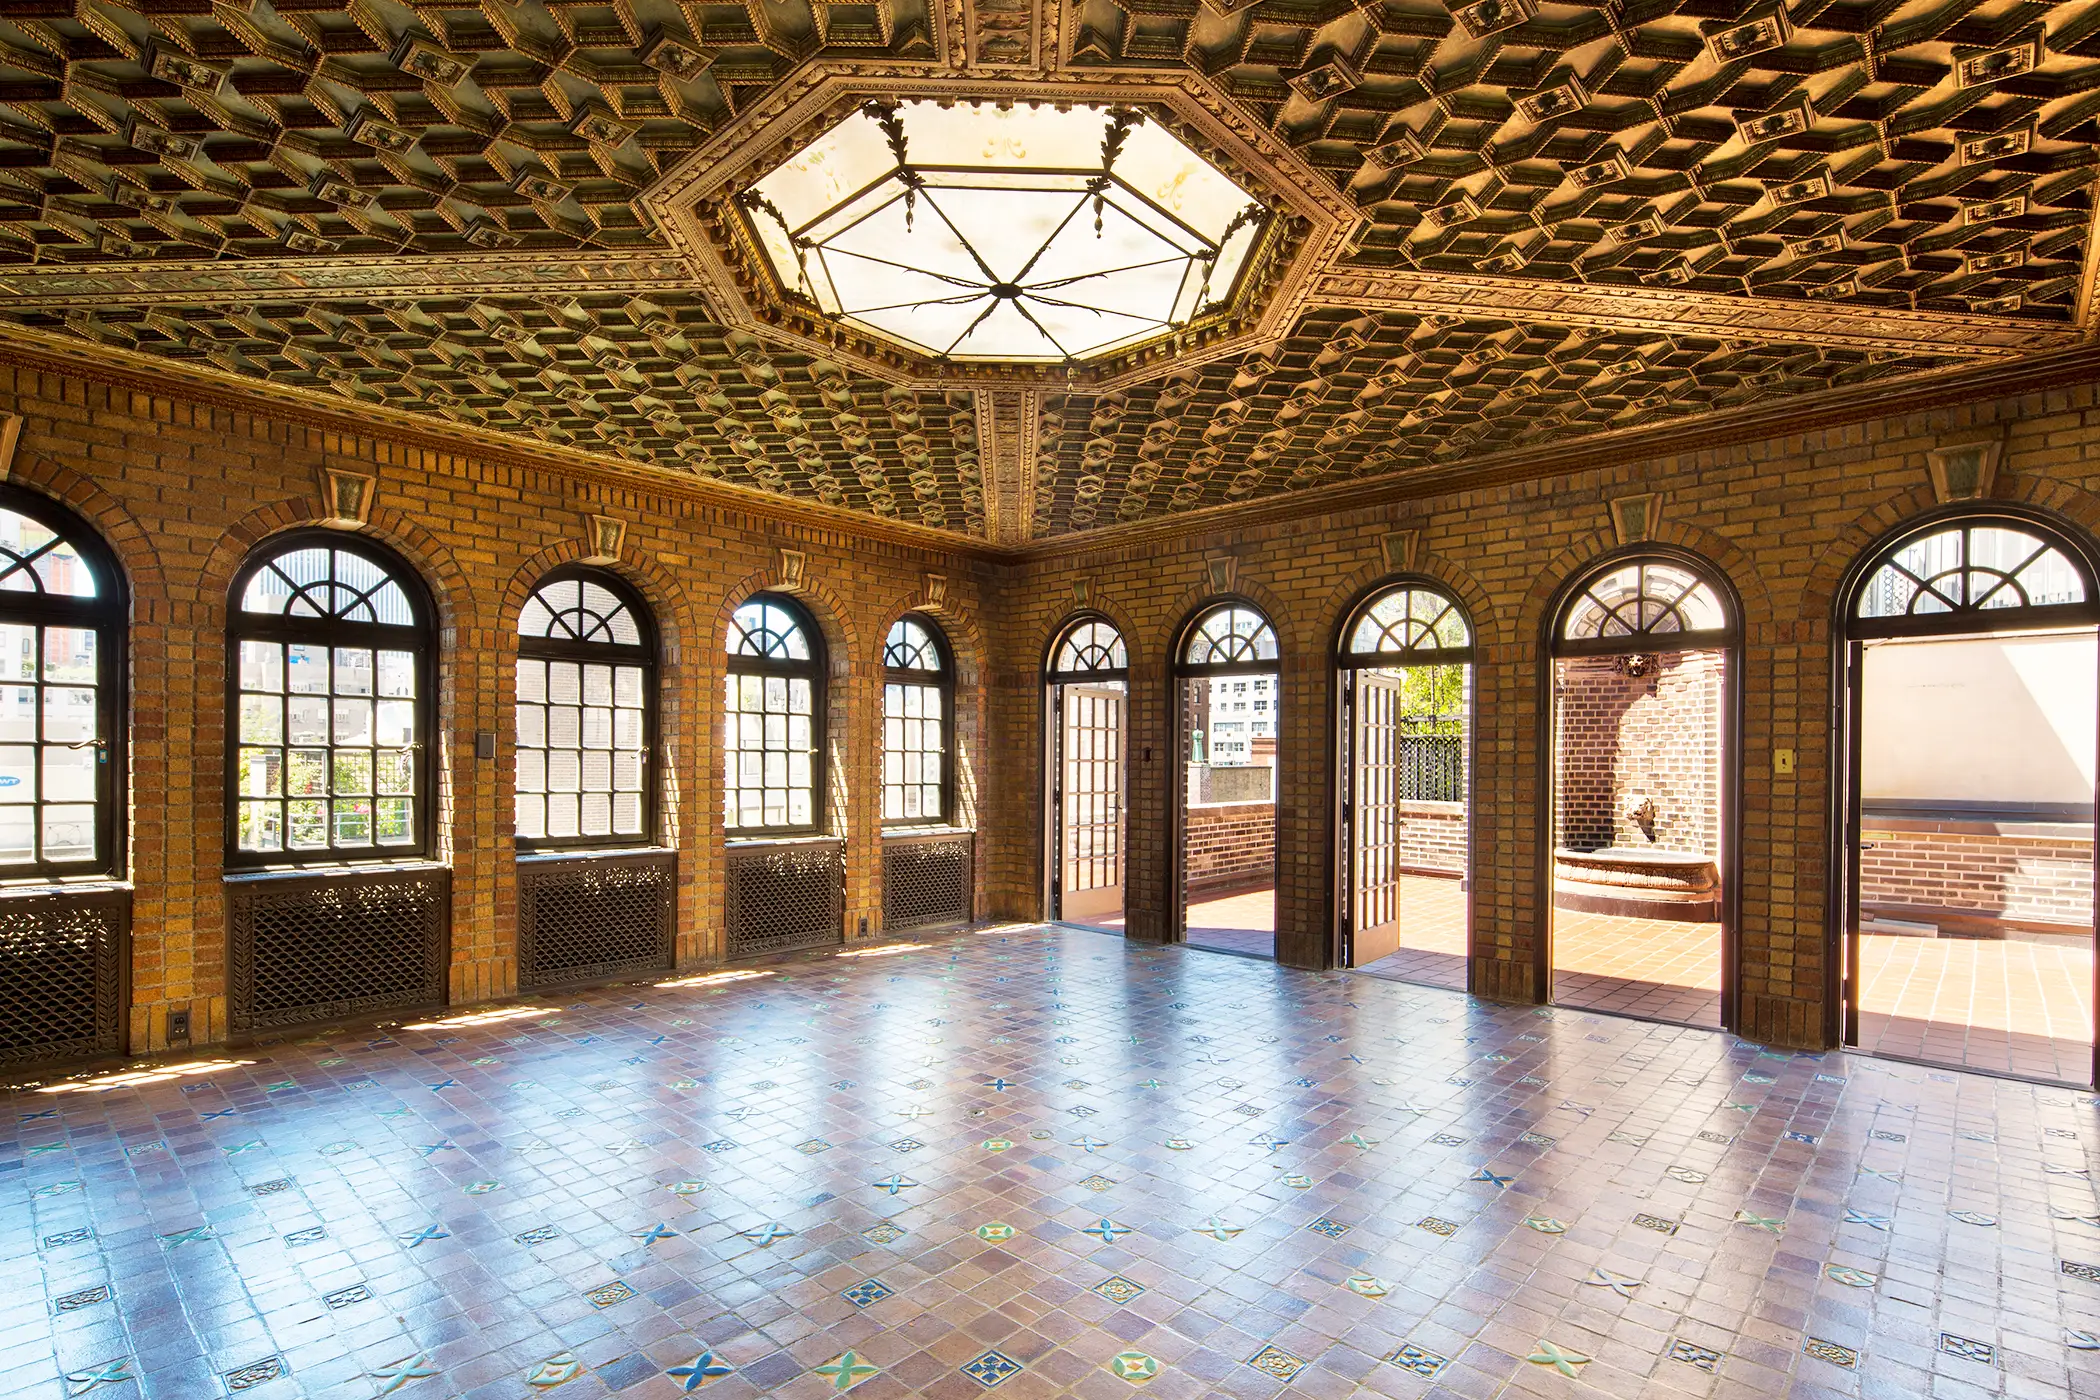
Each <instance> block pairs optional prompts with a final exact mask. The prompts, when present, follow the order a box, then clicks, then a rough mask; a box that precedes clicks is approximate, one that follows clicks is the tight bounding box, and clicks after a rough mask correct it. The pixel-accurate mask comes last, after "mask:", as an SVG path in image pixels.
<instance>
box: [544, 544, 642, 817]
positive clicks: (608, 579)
mask: <svg viewBox="0 0 2100 1400" xmlns="http://www.w3.org/2000/svg"><path fill="white" fill-rule="evenodd" d="M570 579H576V580H579V581H581V582H586V583H595V584H597V585H598V586H599V587H600V588H603V589H604V590H606V592H608V593H610V594H612V595H613V597H615V598H617V599H619V600H620V602H621V604H622V605H624V606H625V607H626V609H627V612H628V615H629V616H631V617H633V619H634V622H635V627H636V628H637V630H639V631H640V633H641V635H642V640H641V642H640V643H639V644H637V645H632V646H630V645H627V644H625V643H621V642H577V641H570V640H568V639H566V638H554V637H528V636H525V635H523V634H522V633H521V634H519V636H518V657H519V658H520V659H529V660H538V661H577V662H583V663H596V664H598V665H614V666H639V667H640V668H641V672H642V830H641V833H640V834H639V835H635V836H625V835H621V834H618V833H614V834H612V835H608V836H519V835H517V834H516V822H517V817H516V809H515V802H516V797H517V790H516V777H517V751H518V750H517V735H516V728H515V724H513V728H512V736H511V776H512V791H511V797H512V801H513V810H512V818H511V821H512V840H513V841H514V842H515V844H516V846H517V849H518V850H519V851H520V852H521V853H523V854H528V855H533V854H543V853H547V852H555V851H598V850H619V849H622V848H625V847H629V846H634V845H636V844H640V845H644V846H656V845H658V844H660V842H661V840H662V835H663V833H662V828H661V825H660V815H659V814H660V812H661V810H662V809H661V805H660V804H661V802H662V796H661V794H662V791H663V789H662V767H661V761H660V759H659V757H658V754H657V747H658V742H659V734H660V732H661V731H660V728H659V725H660V722H661V721H660V711H661V708H662V695H661V693H660V691H659V679H658V669H657V658H658V656H659V654H660V653H659V648H660V643H659V640H658V638H659V633H658V631H657V627H656V615H655V612H654V611H653V610H652V609H651V608H650V607H649V603H648V600H646V599H645V598H643V597H642V595H641V593H640V591H639V590H637V589H636V588H635V587H634V585H633V584H631V583H629V582H627V580H625V579H623V578H621V577H620V576H619V575H618V574H616V573H613V572H612V571H611V570H609V569H601V568H595V567H593V566H592V565H589V564H564V565H562V566H561V567H560V568H558V569H551V570H549V571H548V572H547V573H546V574H545V575H543V576H542V577H541V578H540V580H539V582H537V583H535V584H533V586H532V592H531V593H530V594H529V595H527V596H528V598H535V597H538V596H539V594H540V592H541V590H543V589H545V588H547V587H548V586H549V585H550V584H556V583H565V582H567V581H568V580H570ZM519 611H520V615H521V616H522V614H523V609H522V608H520V610H519ZM511 703H512V706H513V711H515V707H516V704H517V672H516V668H515V667H513V669H512V672H511Z"/></svg>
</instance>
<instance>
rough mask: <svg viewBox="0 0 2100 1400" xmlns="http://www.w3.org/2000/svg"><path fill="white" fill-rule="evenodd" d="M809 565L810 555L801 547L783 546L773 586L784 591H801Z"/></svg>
mask: <svg viewBox="0 0 2100 1400" xmlns="http://www.w3.org/2000/svg"><path fill="white" fill-rule="evenodd" d="M808 567H809V556H808V555H806V554H804V553H803V552H802V551H801V550H799V549H788V548H786V547H782V549H781V551H780V563H779V566H778V567H777V568H775V569H774V571H773V586H774V587H775V588H777V589H779V590H780V591H781V592H783V593H799V592H801V591H802V588H803V576H804V573H805V571H806V570H807V569H808Z"/></svg>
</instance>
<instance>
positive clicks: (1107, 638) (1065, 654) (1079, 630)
mask: <svg viewBox="0 0 2100 1400" xmlns="http://www.w3.org/2000/svg"><path fill="white" fill-rule="evenodd" d="M1129 673H1130V649H1129V648H1128V647H1126V646H1125V645H1124V644H1123V634H1122V633H1121V632H1118V631H1117V630H1116V625H1115V624H1114V623H1112V622H1110V621H1108V620H1107V619H1106V618H1099V617H1089V618H1082V619H1080V620H1079V621H1077V622H1074V623H1072V624H1071V625H1070V626H1068V627H1067V628H1066V629H1065V632H1064V635H1063V636H1061V637H1059V638H1058V640H1057V645H1056V647H1054V648H1053V649H1052V650H1051V653H1050V675H1049V677H1048V678H1049V679H1050V680H1052V681H1060V680H1071V679H1074V678H1077V677H1082V676H1096V677H1100V676H1106V677H1110V678H1121V677H1123V676H1127V675H1128V674H1129Z"/></svg>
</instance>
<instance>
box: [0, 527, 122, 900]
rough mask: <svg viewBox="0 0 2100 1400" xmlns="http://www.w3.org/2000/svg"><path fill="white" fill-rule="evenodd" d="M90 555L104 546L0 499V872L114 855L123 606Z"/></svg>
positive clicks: (89, 865) (66, 870) (93, 862)
mask: <svg viewBox="0 0 2100 1400" xmlns="http://www.w3.org/2000/svg"><path fill="white" fill-rule="evenodd" d="M29 508H30V509H35V508H36V507H34V506H31V507H29ZM80 528H81V529H83V530H84V529H85V527H84V526H83V527H80ZM90 557H93V558H97V559H99V558H102V557H104V556H103V554H102V552H101V550H100V549H99V546H98V545H97V544H95V543H92V542H89V541H87V540H85V539H82V540H80V541H75V540H71V539H68V538H66V537H65V536H64V535H63V534H61V533H60V532H59V531H58V530H55V529H53V528H52V527H51V526H50V525H47V524H46V523H44V522H43V521H42V520H39V519H36V518H34V517H33V516H30V515H25V514H22V513H20V512H17V511H13V510H8V509H4V508H0V875H8V876H19V875H33V874H37V873H40V872H42V873H49V874H54V875H80V874H87V873H91V872H96V871H107V870H110V869H112V868H113V866H114V863H115V845H116V812H117V811H118V804H117V801H116V774H117V772H118V771H119V768H120V756H118V755H117V754H115V753H114V746H115V743H116V739H117V733H116V724H117V722H118V713H117V708H116V691H117V680H118V673H117V667H118V665H119V664H121V661H122V658H123V654H124V641H123V635H122V628H123V612H122V606H121V603H122V600H121V598H120V597H119V596H118V589H117V585H116V579H115V577H114V576H111V577H109V578H106V579H105V578H98V577H97V566H95V565H91V564H90V563H89V558H90ZM102 567H113V566H108V565H104V566H102Z"/></svg>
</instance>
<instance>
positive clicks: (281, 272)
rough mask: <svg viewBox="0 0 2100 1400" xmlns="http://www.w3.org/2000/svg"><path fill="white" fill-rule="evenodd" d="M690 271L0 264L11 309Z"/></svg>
mask: <svg viewBox="0 0 2100 1400" xmlns="http://www.w3.org/2000/svg"><path fill="white" fill-rule="evenodd" d="M693 290H694V287H693V274H692V270H691V269H690V268H688V267H687V266H686V265H685V264H684V263H683V262H682V261H680V260H679V259H677V258H674V257H670V256H668V255H666V254H663V253H602V252H585V253H559V254H548V253H477V254H473V255H471V256H464V257H462V256H457V255H451V254H446V255H441V256H431V257H420V258H411V257H396V256H387V257H354V258H331V259H329V260H327V261H326V262H318V261H316V260H314V259H313V258H249V259H246V260H243V261H227V262H196V261H183V262H160V261H154V262H127V263H96V264H91V265H74V264H67V263H40V264H31V265H30V266H27V267H0V299H4V303H5V304H4V308H0V309H6V310H13V311H27V310H31V309H39V310H41V309H52V310H63V309H68V308H73V307H80V308H83V309H92V308H94V307H99V306H111V305H121V306H152V305H157V304H160V303H165V302H199V301H205V302H213V303H216V304H221V305H229V306H237V305H246V304H249V303H254V302H265V301H283V300H285V299H286V298H287V297H297V296H302V295H307V294H311V293H327V294H329V295H332V296H358V297H368V298H385V299H391V300H402V301H416V300H421V299H423V298H427V297H441V296H478V295H482V294H487V295H491V296H500V295H505V294H510V295H542V294H547V293H561V292H674V291H675V292H691V291H693Z"/></svg>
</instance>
